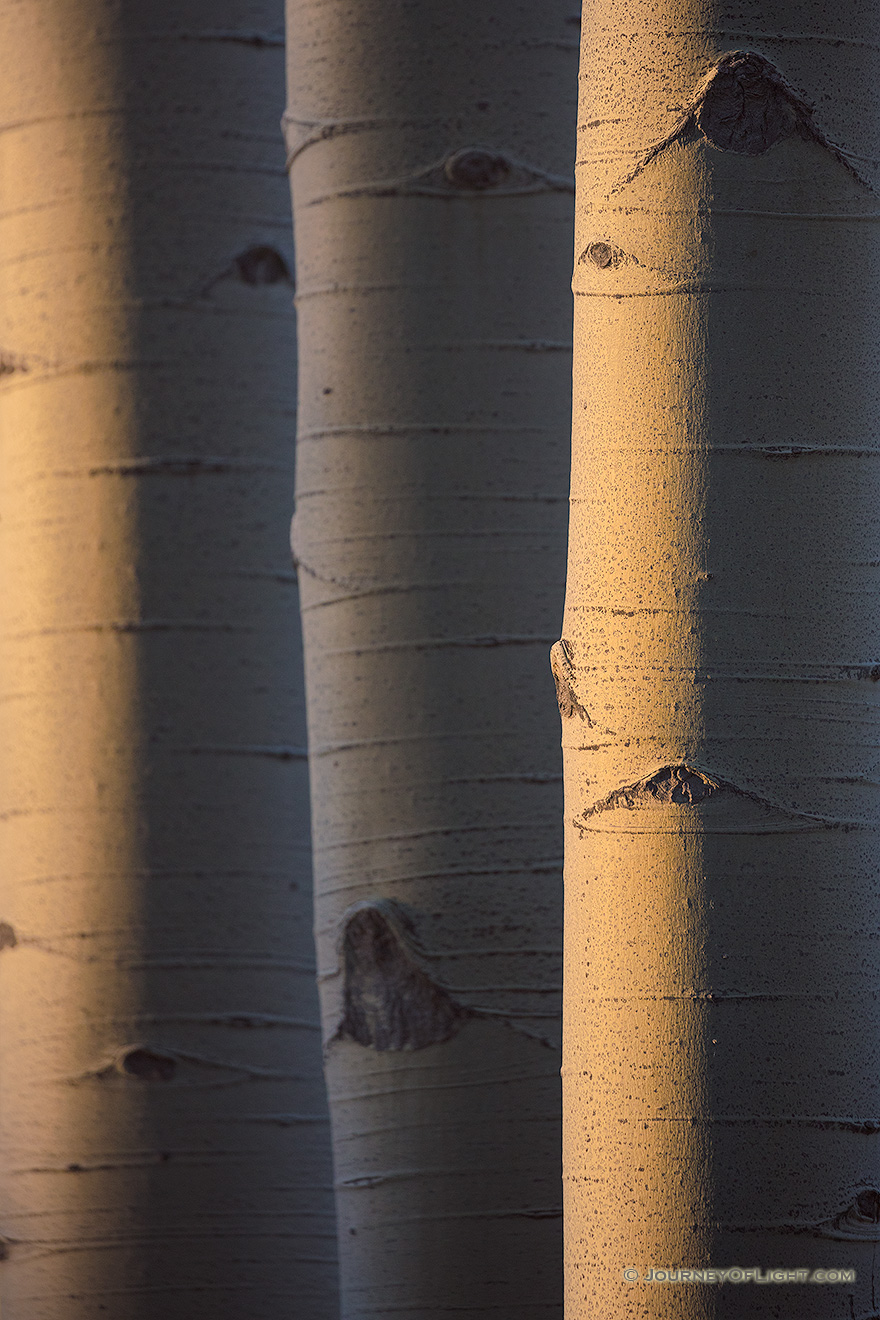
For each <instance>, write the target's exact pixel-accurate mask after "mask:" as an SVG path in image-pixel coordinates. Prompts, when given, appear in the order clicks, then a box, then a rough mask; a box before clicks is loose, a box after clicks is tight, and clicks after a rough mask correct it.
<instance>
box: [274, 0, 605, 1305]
mask: <svg viewBox="0 0 880 1320" xmlns="http://www.w3.org/2000/svg"><path fill="white" fill-rule="evenodd" d="M578 24H579V16H578V14H577V10H576V6H575V5H574V4H573V3H571V0H552V3H536V0H530V2H529V3H511V2H510V0H490V2H489V3H484V4H480V5H474V4H471V3H464V0H449V2H446V3H442V4H439V3H436V2H434V0H418V3H403V2H402V0H358V2H357V3H354V0H291V3H290V6H289V28H288V52H289V97H290V102H289V109H288V114H287V129H288V145H289V151H290V159H291V165H292V187H293V198H294V209H295V224H296V237H297V269H298V295H297V296H298V313H299V325H300V331H301V338H300V352H301V356H300V429H299V444H298V460H297V462H298V476H297V514H296V520H295V528H294V534H293V544H294V552H295V556H296V559H297V562H298V565H299V573H300V582H301V589H302V602H303V620H304V634H305V646H306V675H307V693H308V711H309V735H310V747H311V752H312V762H311V764H312V776H313V777H312V791H313V798H312V801H313V821H314V844H315V858H316V886H317V888H316V894H317V900H316V903H317V908H316V920H317V928H318V942H319V968H320V976H321V984H322V998H323V1017H324V1031H325V1039H326V1041H327V1066H328V1079H329V1087H330V1103H331V1113H332V1123H333V1132H334V1155H335V1165H336V1189H337V1198H338V1212H339V1227H340V1242H341V1248H340V1250H341V1271H342V1290H343V1315H344V1316H345V1317H346V1320H353V1318H354V1317H360V1316H373V1315H378V1314H386V1313H388V1314H392V1313H393V1314H399V1315H405V1316H406V1317H407V1320H440V1317H447V1316H449V1315H450V1314H451V1313H452V1312H454V1313H455V1314H456V1315H460V1316H462V1317H465V1316H475V1317H476V1316H483V1315H488V1314H493V1315H504V1316H505V1317H509V1318H510V1320H526V1317H528V1318H529V1320H531V1318H533V1317H534V1318H536V1317H538V1316H540V1317H542V1318H543V1317H547V1316H548V1315H553V1314H558V1313H559V1310H560V1307H561V1300H560V1283H559V1274H560V1234H559V1228H560V1220H559V1215H560V1206H559V1200H560V1194H559V1165H558V1142H559V1113H558V1106H559V1093H558V1078H557V1073H558V1056H557V1033H558V1018H559V1003H558V994H559V955H560V938H561V937H560V884H559V879H560V827H559V817H560V811H561V795H560V783H559V776H560V770H559V760H558V750H557V749H556V748H555V747H554V742H555V736H554V719H553V710H554V705H553V695H552V688H551V686H550V684H549V683H548V681H547V679H546V677H545V676H544V675H545V669H544V666H545V655H546V649H547V646H548V645H549V643H550V642H551V641H552V640H553V638H554V636H556V635H557V633H556V629H557V621H558V618H559V613H560V605H561V594H562V579H563V569H564V563H563V561H564V549H563V542H564V536H565V521H566V499H565V497H566V487H567V473H568V442H567V435H566V428H567V426H568V418H569V396H570V357H569V352H570V302H569V298H570V293H569V260H570V252H571V204H572V203H571V187H572V185H571V162H572V150H573V128H574V117H573V104H574V91H575V61H576V52H577V44H578Z"/></svg>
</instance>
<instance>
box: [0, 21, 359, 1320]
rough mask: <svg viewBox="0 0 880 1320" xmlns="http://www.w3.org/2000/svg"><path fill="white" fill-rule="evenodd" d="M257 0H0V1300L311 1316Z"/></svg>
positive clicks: (306, 906)
mask: <svg viewBox="0 0 880 1320" xmlns="http://www.w3.org/2000/svg"><path fill="white" fill-rule="evenodd" d="M281 22H282V15H281V13H280V12H279V11H278V10H277V9H276V6H275V5H274V3H262V2H260V3H257V4H247V5H245V4H242V3H238V2H237V0H224V3H223V4H220V5H219V6H218V4H217V3H210V4H209V3H207V0H185V2H183V3H181V2H180V0H177V2H176V3H174V4H171V3H170V0H159V2H158V3H149V4H147V5H143V6H138V5H120V4H117V3H113V2H112V0H2V3H0V51H2V63H3V78H2V81H0V180H2V184H0V188H2V192H0V252H2V262H0V353H2V368H0V370H2V375H0V428H2V466H0V500H2V509H0V515H2V535H0V551H2V560H3V582H4V594H3V600H2V607H0V608H2V620H0V625H2V645H3V657H2V702H0V714H2V726H3V727H2V797H0V800H2V808H0V847H2V863H0V866H2V882H3V885H2V906H0V920H2V925H0V935H2V939H0V943H2V944H3V945H4V947H3V948H2V950H0V1013H2V1022H0V1030H2V1056H0V1105H2V1125H3V1132H2V1145H3V1177H2V1216H0V1231H2V1233H3V1235H4V1237H5V1238H6V1240H7V1245H6V1252H5V1254H6V1257H7V1258H6V1259H5V1260H4V1262H3V1264H2V1266H0V1274H2V1285H0V1287H2V1294H0V1295H2V1308H3V1320H56V1318H57V1320H86V1318H88V1320H96V1318H97V1317H98V1316H99V1315H105V1314H106V1315H112V1316H113V1317H114V1320H155V1317H157V1316H159V1315H161V1316H163V1317H169V1320H178V1318H179V1320H184V1317H185V1320H199V1318H200V1317H204V1318H205V1320H207V1317H212V1320H214V1318H215V1317H217V1316H218V1315H222V1316H223V1317H224V1320H256V1318H257V1317H261V1318H262V1317H265V1318H266V1320H268V1317H276V1316H277V1317H282V1316H283V1317H289V1316H291V1314H292V1313H293V1311H292V1308H295V1311H296V1315H297V1320H330V1318H331V1317H332V1316H333V1314H334V1312H335V1305H334V1299H333V1286H334V1269H335V1265H334V1247H333V1210H332V1199H331V1191H330V1186H329V1183H330V1174H329V1140H328V1138H327V1136H325V1133H326V1132H327V1128H326V1126H325V1124H326V1110H325V1102H324V1098H323V1087H322V1083H321V1076H320V1069H321V1060H320V1049H319V1045H318V1040H319V1038H318V1031H317V1021H316V1019H317V1003H316V1002H314V1003H313V999H315V992H314V982H313V977H314V970H313V955H312V952H311V932H310V902H309V895H308V882H309V849H308V820H307V814H308V813H307V806H306V803H307V784H306V765H305V760H304V753H303V749H302V744H303V742H304V729H303V722H304V721H303V714H304V712H303V711H302V709H301V706H302V697H301V689H300V678H299V673H298V665H299V661H298V658H297V630H296V626H295V610H296V599H295V584H294V581H293V575H292V574H291V572H290V565H289V561H288V558H287V547H286V539H287V538H286V522H287V517H288V513H287V512H286V510H287V507H288V504H289V499H290V490H291V486H292V449H293V427H294V415H293V411H294V389H295V382H294V374H293V366H292V363H293V353H294V338H293V313H292V310H291V306H290V303H291V294H292V286H291V283H290V279H289V276H288V273H287V267H288V266H289V264H290V262H291V260H292V253H291V252H290V251H289V246H290V244H289V209H288V200H287V189H286V181H285V177H284V160H283V148H281V145H280V143H279V140H278V132H277V122H278V116H279V114H280V112H281V110H282V105H283V51H282V49H281V45H282V36H281V32H280V27H281Z"/></svg>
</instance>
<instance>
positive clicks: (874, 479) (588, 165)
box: [553, 0, 880, 1320]
mask: <svg viewBox="0 0 880 1320" xmlns="http://www.w3.org/2000/svg"><path fill="white" fill-rule="evenodd" d="M878 51H880V17H878V12H877V10H876V8H871V7H868V6H864V5H859V4H856V3H849V2H848V0H844V3H842V4H841V5H837V6H834V7H833V9H829V8H828V7H827V6H825V5H824V4H820V3H818V0H811V2H810V3H807V4H797V5H794V4H790V5H788V4H784V3H779V4H769V3H766V2H765V3H763V4H761V3H757V2H754V0H753V2H752V3H748V4H747V5H746V6H745V9H743V7H742V6H740V7H739V8H737V9H736V10H735V11H734V10H733V9H731V10H729V11H728V10H725V9H724V8H723V6H720V5H712V4H707V3H692V4H687V3H681V4H675V3H670V2H669V0H667V2H665V3H662V4H660V5H653V4H648V3H645V2H644V0H632V2H630V3H621V4H615V5H613V6H611V7H609V6H605V5H603V6H601V7H600V6H599V5H594V4H588V5H587V6H586V9H585V16H584V31H583V37H582V64H581V76H582V81H581V101H580V112H579V134H578V170H577V198H576V244H575V263H576V264H575V280H574V290H575V362H574V440H573V472H572V523H571V540H570V556H569V577H568V587H567V598H566V611H565V624H564V629H563V641H562V642H561V643H560V644H558V645H557V646H556V647H555V648H554V653H553V662H554V670H555V673H556V676H557V683H558V686H559V691H560V706H561V709H562V712H563V743H564V748H565V753H564V758H565V789H566V811H565V816H566V831H567V842H566V956H565V986H566V989H565V1010H564V1022H565V1026H564V1038H565V1039H564V1068H563V1082H564V1129H565V1136H564V1173H565V1187H566V1191H565V1215H566V1222H565V1234H566V1254H567V1267H566V1268H567V1290H566V1298H567V1300H566V1320H587V1317H589V1318H590V1320H594V1318H595V1317H599V1316H601V1317H602V1320H622V1317H624V1316H625V1317H627V1320H649V1318H650V1320H661V1317H662V1318H663V1320H667V1318H668V1320H673V1317H675V1320H716V1318H720V1317H730V1318H731V1320H732V1318H734V1317H737V1318H739V1317H750V1318H751V1317H770V1316H774V1317H783V1318H784V1320H812V1318H815V1320H838V1318H839V1320H849V1318H851V1317H859V1318H860V1320H865V1318H866V1317H869V1316H870V1317H874V1316H876V1315H877V1314H878V1301H877V1295H876V1293H877V1290H876V1289H875V1285H874V1280H873V1261H874V1255H875V1252H876V1249H877V1243H878V1240H880V1223H878V1220H880V1190H878V1189H880V1147H878V1141H880V1135H878V1134H880V1082H878V1077H880V1066H878V1065H880V1048H878V1047H880V1035H878V1026H880V1022H878V1006H877V1002H876V1001H877V991H878V988H880V962H878V954H877V935H876V932H877V929H878V925H880V889H878V858H880V853H878V837H877V825H878V815H880V813H878V807H880V801H878V769H880V765H878V753H877V746H878V715H877V709H878V701H880V689H878V686H877V682H876V680H877V677H878V673H880V669H878V667H877V662H878V660H880V608H878V603H877V601H878V570H880V516H878V509H880V479H878V478H880V470H878V459H880V448H878V434H880V425H878V423H880V391H878V388H877V386H878V373H877V365H876V362H877V342H878V328H880V326H878V321H880V315H878V310H877V309H878V306H880V300H878V293H880V289H878V275H880V261H878V256H880V252H878V238H877V222H878V219H880V202H878V195H877V193H878V191H880V185H878V174H877V171H878V160H880V141H878V138H880V104H878V100H877V95H876V87H877V78H878V67H877V66H878ZM652 1266H653V1267H655V1268H656V1269H663V1270H668V1269H671V1268H675V1267H685V1268H694V1267H696V1268H701V1267H708V1266H716V1267H743V1268H748V1267H760V1268H761V1269H763V1270H767V1269H772V1268H777V1267H782V1268H786V1269H792V1268H802V1269H805V1270H806V1271H807V1274H808V1275H809V1271H811V1270H814V1269H821V1268H828V1269H838V1270H845V1271H854V1273H855V1276H856V1277H855V1280H854V1281H847V1282H838V1283H836V1284H833V1285H832V1284H822V1285H820V1284H818V1283H817V1282H810V1283H807V1282H786V1283H783V1284H769V1283H768V1284H766V1285H763V1286H762V1285H761V1284H758V1283H752V1282H742V1283H741V1284H739V1285H737V1284H736V1283H733V1282H730V1283H727V1284H724V1285H718V1284H712V1283H694V1282H683V1281H679V1282H666V1283H653V1284H652V1283H649V1282H647V1281H645V1274H646V1272H647V1271H648V1270H649V1269H650V1268H651V1267H652ZM627 1268H630V1269H631V1270H632V1271H633V1272H634V1275H635V1281H632V1282H630V1281H628V1280H627V1279H626V1277H625V1276H624V1270H625V1269H627Z"/></svg>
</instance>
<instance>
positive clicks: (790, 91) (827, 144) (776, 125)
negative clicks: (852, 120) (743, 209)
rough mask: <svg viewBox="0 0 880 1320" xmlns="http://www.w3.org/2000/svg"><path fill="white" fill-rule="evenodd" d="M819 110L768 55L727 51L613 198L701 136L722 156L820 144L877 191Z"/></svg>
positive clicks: (867, 185) (760, 153)
mask: <svg viewBox="0 0 880 1320" xmlns="http://www.w3.org/2000/svg"><path fill="white" fill-rule="evenodd" d="M813 110H814V107H813V106H811V105H810V104H809V102H808V101H805V100H804V98H803V97H802V96H799V95H798V93H797V92H796V91H795V90H794V88H793V87H792V86H791V85H790V84H789V83H788V82H787V81H786V79H785V78H784V77H783V75H782V74H781V73H780V71H779V70H778V69H777V68H776V66H775V65H774V64H771V62H770V61H769V60H768V59H766V58H765V57H764V56H763V55H759V54H758V53H757V51H752V50H748V51H743V50H731V51H727V52H725V54H724V55H722V56H721V57H720V58H719V59H718V60H716V62H715V64H713V65H712V67H711V68H710V69H709V70H708V72H707V73H706V75H705V76H704V77H703V79H702V81H701V82H700V84H699V85H698V87H697V90H696V92H695V93H694V95H693V97H692V98H691V101H690V102H689V104H688V105H687V106H686V107H685V110H684V111H683V113H682V114H681V115H680V116H679V118H678V119H677V121H676V123H675V124H674V126H673V128H672V130H671V132H669V133H668V134H667V136H666V137H665V138H662V139H661V141H659V142H655V143H654V145H653V146H652V147H650V148H649V150H648V151H647V152H646V153H645V155H644V156H642V158H641V160H640V161H639V162H638V164H637V165H636V166H635V167H634V168H633V169H632V170H630V172H629V174H627V175H626V176H625V177H624V178H622V179H620V180H619V181H618V182H617V183H615V184H614V186H613V188H612V189H611V192H610V193H609V194H608V195H609V196H611V194H612V193H615V192H617V191H618V190H619V189H620V188H624V187H625V186H626V185H627V184H628V183H632V181H633V179H635V178H636V177H637V176H638V175H639V174H641V172H642V170H644V169H645V167H646V166H648V165H650V164H651V162H652V161H655V160H656V159H657V157H658V156H659V155H660V154H661V153H662V152H664V151H665V150H666V148H667V147H671V146H672V145H673V143H675V142H695V141H696V140H697V138H698V137H699V136H700V135H702V136H703V137H705V139H706V141H707V142H709V143H711V145H712V146H713V147H716V148H717V149H718V150H719V151H734V152H737V153H738V154H740V155H744V156H760V155H763V153H764V152H765V151H769V150H770V148H771V147H773V146H775V145H776V143H777V142H780V141H781V140H782V139H783V138H785V137H800V138H803V139H804V141H806V142H818V143H819V145H820V146H822V147H824V148H825V150H826V151H830V153H831V154H832V156H833V157H834V159H835V160H837V161H839V162H840V164H841V165H843V166H844V167H845V169H847V170H848V171H849V173H850V174H851V175H852V176H853V178H855V179H857V180H858V182H859V183H861V184H863V185H864V186H865V187H866V188H867V189H868V190H869V192H873V191H874V189H873V188H872V187H871V185H870V183H869V182H868V180H867V179H865V178H864V177H863V176H862V175H861V174H860V173H859V172H858V170H857V169H856V168H855V166H854V165H853V164H852V162H851V161H850V159H849V157H848V156H847V155H846V153H845V152H844V151H843V149H842V148H841V147H839V146H838V145H837V144H836V143H835V142H832V141H831V139H830V138H828V137H826V135H825V134H824V133H823V132H822V130H821V129H820V128H819V126H818V125H817V124H816V122H815V120H814V118H813Z"/></svg>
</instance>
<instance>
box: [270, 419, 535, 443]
mask: <svg viewBox="0 0 880 1320" xmlns="http://www.w3.org/2000/svg"><path fill="white" fill-rule="evenodd" d="M548 429H549V428H548V427H546V426H521V425H513V424H511V425H509V426H507V425H501V424H499V423H498V422H484V423H473V422H375V423H372V424H371V423H365V422H352V423H350V424H349V425H347V426H346V425H342V426H324V427H319V428H303V429H301V430H299V431H297V436H296V439H297V444H302V443H305V442H307V441H310V440H327V439H335V438H337V437H340V438H344V437H347V436H353V435H369V436H381V437H392V438H394V437H402V438H404V439H405V438H407V437H410V436H413V437H415V436H423V435H427V436H435V435H544V434H545V433H546V431H547V430H548Z"/></svg>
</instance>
